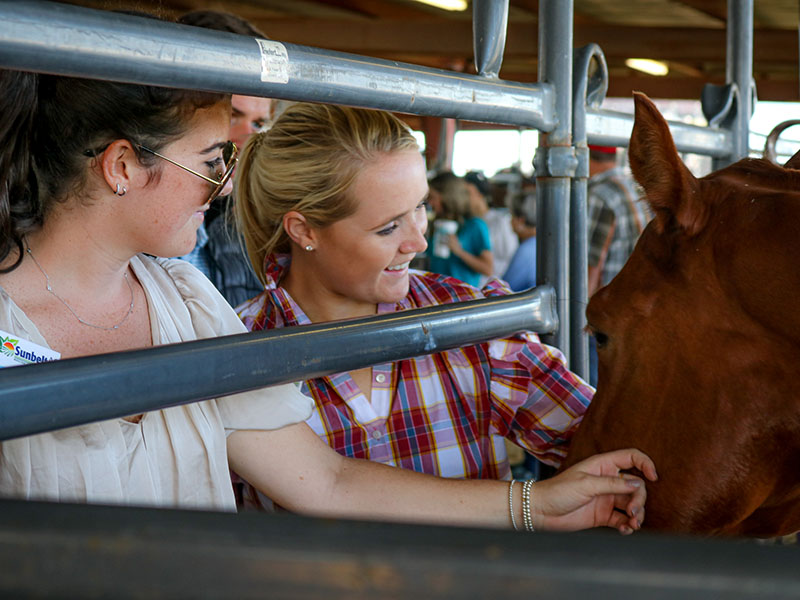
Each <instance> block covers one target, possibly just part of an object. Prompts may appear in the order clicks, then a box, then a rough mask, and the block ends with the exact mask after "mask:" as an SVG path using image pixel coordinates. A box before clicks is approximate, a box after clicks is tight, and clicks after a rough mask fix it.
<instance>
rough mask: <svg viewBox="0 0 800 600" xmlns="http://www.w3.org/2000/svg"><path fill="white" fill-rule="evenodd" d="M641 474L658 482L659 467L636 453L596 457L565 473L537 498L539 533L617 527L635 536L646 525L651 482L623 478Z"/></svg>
mask: <svg viewBox="0 0 800 600" xmlns="http://www.w3.org/2000/svg"><path fill="white" fill-rule="evenodd" d="M632 468H636V469H639V471H641V472H642V473H643V474H644V476H645V477H647V479H649V480H650V481H656V480H657V479H658V475H657V474H656V467H655V465H654V464H653V461H652V460H650V458H649V457H648V456H647V455H646V454H644V453H643V452H640V451H639V450H636V449H632V448H631V449H627V450H616V451H614V452H607V453H605V454H596V455H595V456H592V457H590V458H587V459H586V460H583V461H581V462H579V463H577V464H575V465H573V466H572V467H570V468H569V469H567V470H566V471H564V472H563V473H559V474H558V475H556V476H554V477H552V478H550V479H546V480H544V481H540V482H538V483H537V484H536V485H534V486H533V490H532V493H531V505H532V506H531V508H532V510H533V524H534V527H535V528H536V529H548V530H551V531H575V530H578V529H587V528H589V527H614V528H615V529H617V530H618V531H619V532H620V533H623V534H629V533H633V532H634V531H636V530H637V529H639V528H641V526H642V522H643V521H644V502H645V499H646V498H647V491H646V489H645V482H644V481H643V480H642V479H641V478H639V477H636V476H634V475H629V474H626V473H622V472H621V471H624V470H626V469H632Z"/></svg>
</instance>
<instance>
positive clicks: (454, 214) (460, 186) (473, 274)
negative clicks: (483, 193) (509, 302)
mask: <svg viewBox="0 0 800 600" xmlns="http://www.w3.org/2000/svg"><path fill="white" fill-rule="evenodd" d="M467 186H468V184H467V182H466V181H465V180H464V179H463V178H461V177H457V176H453V177H449V178H447V179H446V180H445V181H444V182H443V183H442V187H441V190H440V193H441V196H442V209H443V215H442V216H443V217H444V218H446V219H452V220H454V221H457V222H458V223H459V226H458V230H457V231H456V233H455V234H454V235H450V236H449V239H448V247H449V248H450V255H449V256H448V257H446V258H443V257H441V256H437V255H436V254H433V253H431V255H430V270H431V271H433V272H434V273H441V274H442V275H450V276H451V277H455V278H456V279H460V280H461V281H463V282H465V283H468V284H470V285H473V286H475V287H478V285H479V284H480V279H481V275H486V276H490V275H491V274H492V269H493V267H494V258H493V257H492V244H491V242H490V240H489V227H488V226H487V225H486V222H485V221H483V219H480V218H479V217H476V216H474V215H476V214H481V211H480V207H478V206H475V202H476V201H477V200H476V199H475V196H472V195H470V193H469V188H468V187H467ZM482 201H483V202H484V203H485V200H482Z"/></svg>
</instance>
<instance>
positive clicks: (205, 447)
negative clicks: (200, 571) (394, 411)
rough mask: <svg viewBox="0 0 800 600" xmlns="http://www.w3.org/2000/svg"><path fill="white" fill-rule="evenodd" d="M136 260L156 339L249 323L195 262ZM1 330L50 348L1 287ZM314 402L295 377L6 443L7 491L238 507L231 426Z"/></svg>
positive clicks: (1, 466)
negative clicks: (230, 451)
mask: <svg viewBox="0 0 800 600" xmlns="http://www.w3.org/2000/svg"><path fill="white" fill-rule="evenodd" d="M131 267H132V268H133V272H134V273H135V274H136V277H137V278H138V279H139V281H140V282H141V284H142V287H143V288H144V291H145V294H146V295H147V302H148V306H149V310H150V323H151V327H152V336H153V338H152V339H153V343H154V344H156V345H159V344H170V343H175V342H185V341H190V340H195V339H201V338H209V337H214V336H220V335H230V334H235V333H242V332H245V331H246V329H245V327H244V325H242V323H241V321H240V320H239V318H238V317H237V316H236V313H235V312H234V311H233V309H232V308H231V307H230V306H229V305H228V304H227V303H226V302H225V299H224V298H223V297H222V296H221V295H220V294H219V293H218V292H217V290H216V289H215V288H214V286H213V285H212V284H211V283H210V282H209V281H208V279H206V277H205V276H204V275H202V274H201V273H200V271H198V270H197V269H195V268H194V267H193V266H191V265H190V264H188V263H186V262H184V261H181V260H176V259H153V258H150V257H147V256H144V255H139V256H137V257H134V258H133V259H132V260H131ZM0 329H3V330H6V331H8V332H11V333H14V334H15V335H17V336H19V337H21V338H24V339H27V340H30V341H32V342H35V343H37V344H40V345H42V346H47V341H46V340H45V339H44V338H43V337H42V335H41V334H40V333H39V331H38V329H37V328H36V326H35V325H34V324H33V322H32V321H31V320H30V319H29V318H28V317H27V316H26V315H25V313H24V312H22V310H20V308H19V307H18V306H17V305H16V304H15V303H14V301H13V300H12V299H11V298H10V297H9V296H8V294H6V292H5V291H4V290H3V289H2V288H0ZM10 368H15V369H20V368H22V369H24V368H25V367H24V366H21V367H10ZM21 400H24V399H21ZM312 407H313V401H312V400H311V399H310V398H308V397H306V396H304V395H303V394H302V393H300V391H299V390H298V388H297V387H296V386H294V385H292V384H287V385H281V386H276V387H271V388H265V389H262V390H256V391H252V392H246V393H243V394H237V395H234V396H227V397H225V398H219V399H216V400H206V401H203V402H196V403H193V404H186V405H183V406H176V407H172V408H168V409H165V410H159V411H154V412H150V413H147V414H145V416H144V417H143V418H142V420H141V421H140V422H139V423H131V422H129V421H125V420H124V419H113V420H110V421H103V422H101V423H93V424H90V425H83V426H79V427H72V428H69V429H63V430H61V431H54V432H50V433H43V434H39V435H34V436H30V437H26V438H21V439H16V440H10V441H6V442H2V444H0V496H6V497H16V498H25V499H38V500H54V501H62V502H94V503H107V504H109V503H110V504H129V505H149V506H163V507H176V508H178V507H179V508H202V509H213V510H229V511H235V510H236V503H235V500H234V496H233V489H232V486H231V478H230V473H229V470H228V456H227V450H226V442H225V440H226V431H227V433H231V432H232V431H234V430H237V429H258V430H264V429H278V428H280V427H284V426H285V425H289V424H292V423H298V422H300V421H304V420H305V419H307V418H308V417H309V416H310V414H311V409H312Z"/></svg>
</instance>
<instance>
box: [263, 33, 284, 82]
mask: <svg viewBox="0 0 800 600" xmlns="http://www.w3.org/2000/svg"><path fill="white" fill-rule="evenodd" d="M256 42H258V49H259V50H260V52H261V81H268V82H269V83H289V54H288V53H287V52H286V46H284V45H283V44H281V43H280V42H273V41H272V40H262V39H260V38H258V39H256Z"/></svg>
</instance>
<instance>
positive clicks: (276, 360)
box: [0, 286, 558, 440]
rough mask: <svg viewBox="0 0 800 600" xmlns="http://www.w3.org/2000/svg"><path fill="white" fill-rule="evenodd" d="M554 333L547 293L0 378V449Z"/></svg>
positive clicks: (64, 363)
mask: <svg viewBox="0 0 800 600" xmlns="http://www.w3.org/2000/svg"><path fill="white" fill-rule="evenodd" d="M557 326H558V322H557V316H556V312H555V292H554V291H553V288H551V287H548V286H542V287H538V288H535V289H532V290H529V291H527V292H523V293H520V294H514V295H510V296H502V297H494V298H485V299H481V300H473V301H470V302H461V303H458V304H447V305H443V306H436V307H430V308H421V309H416V310H406V311H402V312H397V313H389V314H384V315H379V316H377V317H370V318H363V319H353V320H351V321H337V322H330V323H321V324H318V325H309V326H305V327H288V328H286V329H275V330H271V331H259V332H254V333H245V334H239V335H232V336H225V337H220V338H214V339H206V340H198V341H193V342H186V343H183V344H171V345H167V346H158V347H155V348H148V349H145V350H134V351H128V352H115V353H111V354H100V355H96V356H87V357H81V358H71V359H66V360H61V361H56V362H51V363H41V364H36V365H27V366H24V367H10V368H5V369H0V440H4V439H10V438H14V437H21V436H25V435H31V434H34V433H40V432H43V431H51V430H54V429H61V428H64V427H71V426H75V425H81V424H84V423H91V422H95V421H102V420H105V419H112V418H117V417H122V416H126V415H132V414H139V413H142V412H147V411H151V410H157V409H161V408H166V407H169V406H175V405H178V404H186V403H188V402H192V401H196V400H205V399H208V398H217V397H220V396H225V395H228V394H233V393H237V392H243V391H247V390H252V389H257V388H262V387H267V386H270V385H276V384H279V383H288V382H292V381H300V380H304V379H311V378H314V377H321V376H323V375H331V374H334V373H342V372H346V371H350V370H352V369H359V368H362V367H366V366H369V365H373V364H379V363H384V362H391V361H395V360H400V359H403V358H410V357H413V356H420V355H423V354H431V353H433V352H439V351H442V350H448V349H451V348H458V347H461V346H468V345H471V344H476V343H479V342H484V341H487V340H491V339H494V338H497V337H502V336H504V335H509V334H511V333H514V332H517V331H523V330H527V331H536V332H541V333H546V332H551V331H553V330H555V329H556V327H557Z"/></svg>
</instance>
